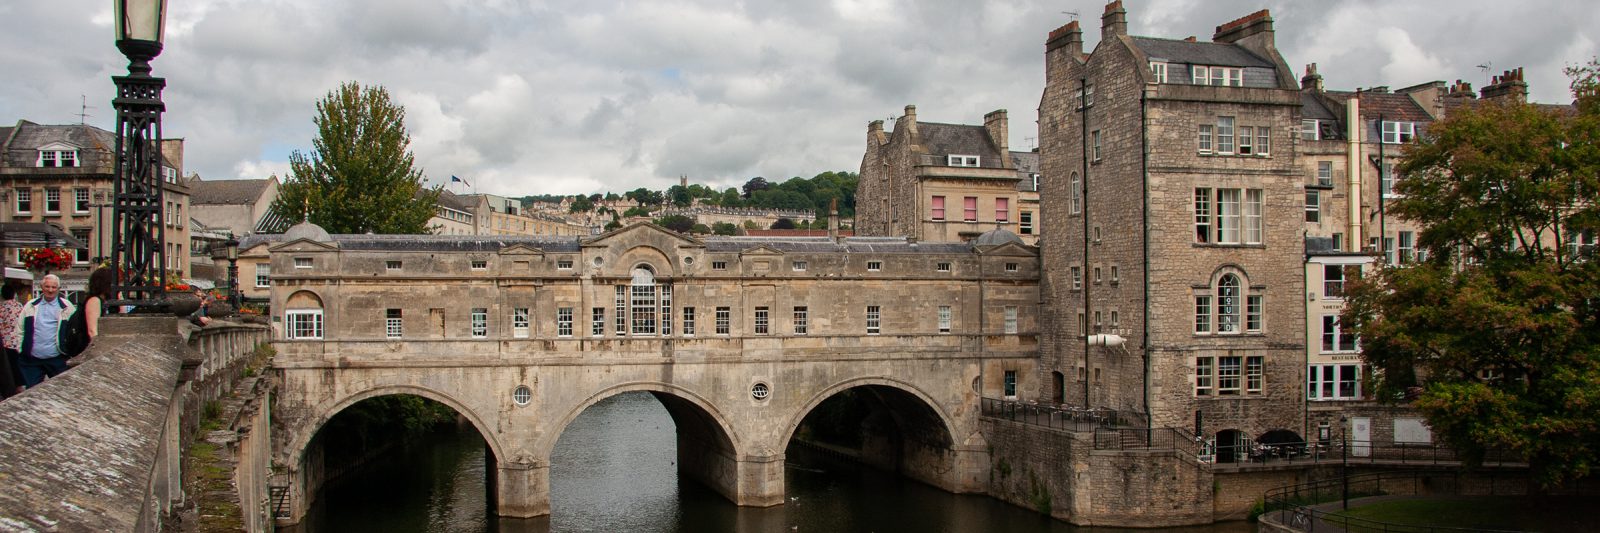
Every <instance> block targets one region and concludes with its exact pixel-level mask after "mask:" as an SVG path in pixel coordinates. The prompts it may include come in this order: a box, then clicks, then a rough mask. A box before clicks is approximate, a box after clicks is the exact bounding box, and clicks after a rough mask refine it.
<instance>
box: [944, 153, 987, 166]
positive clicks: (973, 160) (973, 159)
mask: <svg viewBox="0 0 1600 533" xmlns="http://www.w3.org/2000/svg"><path fill="white" fill-rule="evenodd" d="M945 161H946V162H947V163H949V165H950V166H952V167H975V166H978V161H979V159H978V156H975V155H954V154H952V155H949V156H946V157H945Z"/></svg>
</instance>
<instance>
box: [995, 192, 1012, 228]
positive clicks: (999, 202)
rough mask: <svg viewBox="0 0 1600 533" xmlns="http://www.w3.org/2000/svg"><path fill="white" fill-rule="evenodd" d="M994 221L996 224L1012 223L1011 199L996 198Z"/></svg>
mask: <svg viewBox="0 0 1600 533" xmlns="http://www.w3.org/2000/svg"><path fill="white" fill-rule="evenodd" d="M994 221H995V222H1010V221H1011V199H1010V198H995V199H994Z"/></svg>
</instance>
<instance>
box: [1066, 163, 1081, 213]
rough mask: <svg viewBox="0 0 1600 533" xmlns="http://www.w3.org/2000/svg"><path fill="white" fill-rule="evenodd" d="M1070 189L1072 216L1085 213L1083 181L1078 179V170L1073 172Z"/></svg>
mask: <svg viewBox="0 0 1600 533" xmlns="http://www.w3.org/2000/svg"><path fill="white" fill-rule="evenodd" d="M1070 187H1071V188H1072V191H1071V194H1070V195H1069V196H1071V204H1072V205H1071V207H1072V214H1074V215H1076V214H1079V213H1082V212H1083V189H1082V187H1083V180H1082V179H1080V178H1079V177H1078V171H1076V170H1074V171H1072V174H1071V182H1070Z"/></svg>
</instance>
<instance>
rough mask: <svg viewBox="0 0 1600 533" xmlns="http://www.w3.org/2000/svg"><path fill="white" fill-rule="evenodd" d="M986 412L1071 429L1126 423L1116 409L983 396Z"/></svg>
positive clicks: (1056, 427)
mask: <svg viewBox="0 0 1600 533" xmlns="http://www.w3.org/2000/svg"><path fill="white" fill-rule="evenodd" d="M982 414H983V416H987V417H990V418H999V419H1004V420H1010V421H1013V422H1021V423H1024V424H1029V425H1034V426H1044V427H1049V428H1055V429H1064V430H1068V431H1094V430H1095V429H1096V428H1108V427H1114V426H1118V425H1122V422H1123V420H1122V417H1121V415H1120V413H1118V412H1117V411H1116V410H1115V409H1106V408H1102V407H1073V406H1057V405H1051V404H1039V403H1031V402H1020V401H1016V400H1002V399H999V398H983V402H982Z"/></svg>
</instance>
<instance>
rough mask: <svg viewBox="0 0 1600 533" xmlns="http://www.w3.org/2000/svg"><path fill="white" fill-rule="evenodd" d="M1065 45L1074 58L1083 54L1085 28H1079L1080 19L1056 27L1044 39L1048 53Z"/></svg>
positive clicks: (1045, 49)
mask: <svg viewBox="0 0 1600 533" xmlns="http://www.w3.org/2000/svg"><path fill="white" fill-rule="evenodd" d="M1063 47H1065V48H1066V49H1067V53H1068V54H1072V57H1073V58H1077V57H1081V56H1083V30H1082V29H1081V28H1079V26H1078V21H1076V20H1074V21H1072V22H1068V23H1067V25H1066V26H1062V27H1060V28H1056V29H1055V30H1054V31H1051V32H1050V37H1049V38H1047V39H1045V41H1044V51H1045V53H1047V54H1048V53H1050V52H1052V51H1055V50H1056V49H1058V48H1063Z"/></svg>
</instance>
